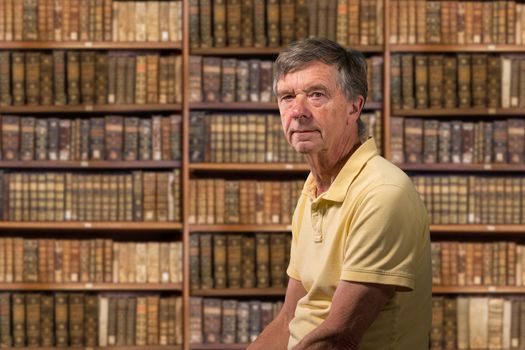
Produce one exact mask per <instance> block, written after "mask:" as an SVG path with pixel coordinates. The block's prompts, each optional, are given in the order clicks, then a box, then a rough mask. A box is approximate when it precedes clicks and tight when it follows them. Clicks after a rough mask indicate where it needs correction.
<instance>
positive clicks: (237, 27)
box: [226, 0, 241, 47]
mask: <svg viewBox="0 0 525 350" xmlns="http://www.w3.org/2000/svg"><path fill="white" fill-rule="evenodd" d="M226 23H227V27H226V33H227V38H228V47H239V46H240V45H241V0H227V1H226Z"/></svg>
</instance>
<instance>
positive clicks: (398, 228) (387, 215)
mask: <svg viewBox="0 0 525 350" xmlns="http://www.w3.org/2000/svg"><path fill="white" fill-rule="evenodd" d="M426 227H427V220H426V211H425V209H424V206H423V204H422V203H421V201H420V199H419V197H417V198H415V197H414V196H412V197H410V195H409V194H408V193H407V192H406V191H405V190H404V189H403V188H402V187H398V186H395V185H380V186H377V187H376V188H374V189H372V190H370V191H369V192H368V193H367V194H366V195H365V197H364V198H363V200H362V201H361V203H360V204H359V205H358V206H357V210H356V213H355V215H354V216H353V219H352V220H351V221H350V223H349V228H348V233H347V235H348V236H347V238H346V241H345V247H344V249H345V251H344V260H343V268H342V271H341V279H342V280H347V281H355V282H368V283H378V284H388V285H394V286H396V287H397V289H399V290H413V289H414V280H415V271H416V259H417V251H418V249H422V245H423V240H424V235H425V233H426V231H427V229H426Z"/></svg>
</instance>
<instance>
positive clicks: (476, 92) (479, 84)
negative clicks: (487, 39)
mask: <svg viewBox="0 0 525 350" xmlns="http://www.w3.org/2000/svg"><path fill="white" fill-rule="evenodd" d="M486 85H487V55H472V106H473V107H486V106H487V101H486V93H487V90H486Z"/></svg>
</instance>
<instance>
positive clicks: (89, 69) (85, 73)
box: [68, 51, 96, 104]
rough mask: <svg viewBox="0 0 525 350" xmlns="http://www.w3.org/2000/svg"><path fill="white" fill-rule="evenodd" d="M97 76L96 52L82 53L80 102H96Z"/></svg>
mask: <svg viewBox="0 0 525 350" xmlns="http://www.w3.org/2000/svg"><path fill="white" fill-rule="evenodd" d="M68 64H69V61H68ZM95 75H96V72H95V52H93V51H82V52H81V53H80V100H81V101H82V103H84V104H93V103H94V102H95Z"/></svg>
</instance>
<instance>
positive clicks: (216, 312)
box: [202, 298, 222, 344]
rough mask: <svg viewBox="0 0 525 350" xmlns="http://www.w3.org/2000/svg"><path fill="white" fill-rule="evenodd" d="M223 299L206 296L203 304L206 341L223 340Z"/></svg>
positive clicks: (211, 342)
mask: <svg viewBox="0 0 525 350" xmlns="http://www.w3.org/2000/svg"><path fill="white" fill-rule="evenodd" d="M221 311H222V310H221V300H220V299H216V298H206V299H204V300H203V304H202V314H203V316H202V318H203V327H202V328H203V335H204V339H203V340H204V342H205V343H208V344H215V343H219V342H220V340H221Z"/></svg>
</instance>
